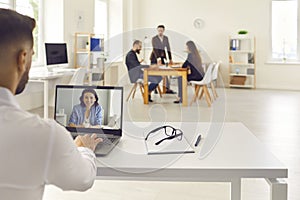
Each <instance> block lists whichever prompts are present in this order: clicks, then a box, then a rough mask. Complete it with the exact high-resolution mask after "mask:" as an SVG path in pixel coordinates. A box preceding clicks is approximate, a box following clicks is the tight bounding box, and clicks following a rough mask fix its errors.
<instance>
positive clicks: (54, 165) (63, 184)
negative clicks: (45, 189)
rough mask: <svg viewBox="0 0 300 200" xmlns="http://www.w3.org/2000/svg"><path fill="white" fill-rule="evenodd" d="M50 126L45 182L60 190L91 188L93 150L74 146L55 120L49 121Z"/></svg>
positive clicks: (95, 169)
mask: <svg viewBox="0 0 300 200" xmlns="http://www.w3.org/2000/svg"><path fill="white" fill-rule="evenodd" d="M51 126H52V133H51V134H52V136H51V137H52V139H51V140H50V141H49V142H50V145H51V146H50V151H49V157H48V166H47V171H46V175H45V179H46V183H47V184H53V185H56V186H57V187H59V188H61V189H62V190H77V191H85V190H87V189H89V188H91V187H92V185H93V183H94V180H95V177H96V172H97V167H96V163H95V159H96V157H95V154H94V152H93V151H92V150H91V149H89V148H86V147H76V145H75V143H74V141H73V139H72V137H71V135H70V133H69V132H68V131H66V130H65V129H64V128H63V127H62V126H59V125H58V124H56V123H55V122H51Z"/></svg>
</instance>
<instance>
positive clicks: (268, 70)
mask: <svg viewBox="0 0 300 200" xmlns="http://www.w3.org/2000/svg"><path fill="white" fill-rule="evenodd" d="M132 4H133V5H132V8H131V9H132V10H133V16H132V24H130V25H131V26H132V30H133V29H140V28H149V27H153V28H155V27H156V26H157V25H158V24H164V25H165V26H166V28H167V30H172V31H175V32H178V33H181V34H183V35H186V36H188V37H189V38H190V39H192V40H194V41H195V42H196V43H198V44H200V45H201V46H202V47H204V48H205V49H206V50H207V52H208V54H209V56H210V57H211V58H212V59H213V60H215V61H218V60H222V61H223V64H222V66H221V73H222V76H223V79H224V81H225V82H226V84H227V83H228V48H229V47H228V46H229V44H228V43H229V42H228V37H229V34H232V33H236V31H237V30H238V29H247V30H249V32H251V33H252V34H254V35H255V37H256V53H257V55H256V61H257V66H256V67H257V87H258V88H272V89H292V90H300V79H299V78H298V77H299V73H300V66H299V65H274V64H273V65H271V64H266V62H267V61H268V55H269V47H270V39H271V38H270V28H271V27H270V23H271V18H270V17H271V0H252V1H240V0H226V1H224V0H210V1H207V0H176V1H173V0H164V1H161V0H132ZM195 18H201V19H203V20H204V21H205V26H204V28H203V29H196V28H194V26H193V20H194V19H195ZM169 39H170V41H171V48H172V45H173V46H174V43H175V42H176V38H169ZM172 43H173V44H172ZM183 45H184V44H183Z"/></svg>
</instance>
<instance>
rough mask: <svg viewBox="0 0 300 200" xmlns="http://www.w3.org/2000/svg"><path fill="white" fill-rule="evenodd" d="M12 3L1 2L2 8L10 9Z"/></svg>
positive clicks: (7, 0)
mask: <svg viewBox="0 0 300 200" xmlns="http://www.w3.org/2000/svg"><path fill="white" fill-rule="evenodd" d="M9 6H10V2H9V0H0V8H9Z"/></svg>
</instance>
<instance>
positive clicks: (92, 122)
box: [69, 89, 103, 128]
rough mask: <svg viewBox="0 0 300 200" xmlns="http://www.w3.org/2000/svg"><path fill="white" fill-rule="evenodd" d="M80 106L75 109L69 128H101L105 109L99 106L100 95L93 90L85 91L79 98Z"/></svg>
mask: <svg viewBox="0 0 300 200" xmlns="http://www.w3.org/2000/svg"><path fill="white" fill-rule="evenodd" d="M79 100H80V104H77V105H75V106H74V107H73V110H72V113H71V116H70V120H69V126H70V127H80V128H100V126H101V122H102V120H103V119H102V113H103V109H102V107H101V106H100V105H99V104H98V100H99V98H98V95H97V93H96V91H95V90H93V89H85V90H83V91H82V94H81V96H80V98H79Z"/></svg>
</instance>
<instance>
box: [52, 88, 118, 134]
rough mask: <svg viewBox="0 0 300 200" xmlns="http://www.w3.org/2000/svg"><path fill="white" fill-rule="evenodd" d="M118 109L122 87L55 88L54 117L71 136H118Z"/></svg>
mask: <svg viewBox="0 0 300 200" xmlns="http://www.w3.org/2000/svg"><path fill="white" fill-rule="evenodd" d="M87 108H89V109H87ZM87 110H88V112H86V111H87ZM122 110H123V88H122V87H111V86H75V85H57V86H56V98H55V111H54V118H55V120H56V121H57V122H58V123H60V124H61V125H63V126H64V127H65V128H66V129H67V130H69V131H70V132H71V133H74V134H76V133H84V132H85V133H99V134H103V133H104V134H112V135H116V136H121V134H122V113H123V111H122ZM72 135H73V134H72Z"/></svg>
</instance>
